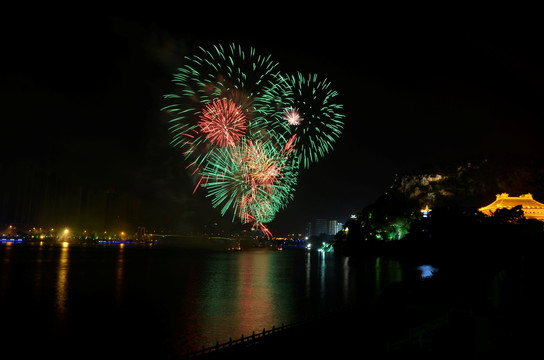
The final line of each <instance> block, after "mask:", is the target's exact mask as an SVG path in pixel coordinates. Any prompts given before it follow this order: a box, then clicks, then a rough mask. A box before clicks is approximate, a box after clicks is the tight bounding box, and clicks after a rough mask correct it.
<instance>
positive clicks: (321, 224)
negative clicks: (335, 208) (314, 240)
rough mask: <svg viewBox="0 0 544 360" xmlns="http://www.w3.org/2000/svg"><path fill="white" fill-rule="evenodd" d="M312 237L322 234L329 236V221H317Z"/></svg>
mask: <svg viewBox="0 0 544 360" xmlns="http://www.w3.org/2000/svg"><path fill="white" fill-rule="evenodd" d="M313 225H314V226H313V229H312V230H313V231H312V236H320V235H321V234H327V235H328V234H329V229H328V220H326V219H316V220H315V221H314V224H313Z"/></svg>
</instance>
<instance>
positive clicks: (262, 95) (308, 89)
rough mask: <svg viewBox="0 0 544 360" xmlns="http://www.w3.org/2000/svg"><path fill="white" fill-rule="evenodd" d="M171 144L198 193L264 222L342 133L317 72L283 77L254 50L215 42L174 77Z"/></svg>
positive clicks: (336, 107)
mask: <svg viewBox="0 0 544 360" xmlns="http://www.w3.org/2000/svg"><path fill="white" fill-rule="evenodd" d="M173 82H174V84H175V85H176V91H175V92H174V93H172V94H168V95H165V96H164V97H165V99H167V100H168V101H170V104H168V105H167V106H165V107H164V108H163V109H162V110H163V111H165V112H167V113H168V114H170V115H171V116H172V117H171V119H170V127H169V130H170V132H171V134H172V140H171V145H172V146H173V147H175V148H178V149H180V150H181V151H182V154H183V156H184V158H185V160H186V161H187V163H188V165H187V166H186V169H187V170H188V171H189V173H190V174H191V176H193V177H194V182H195V188H194V191H197V190H198V189H199V188H204V189H205V191H206V192H207V195H206V196H208V197H210V198H211V203H212V206H214V207H218V208H219V209H220V211H221V214H222V215H226V214H227V213H231V214H232V219H233V221H236V220H239V221H241V222H242V223H251V224H253V227H254V228H255V229H258V230H261V231H262V232H263V234H265V235H266V236H271V233H270V231H269V230H268V228H267V227H266V226H265V225H264V224H266V223H269V222H271V221H272V220H273V219H274V217H275V214H276V213H277V212H278V211H279V210H281V209H284V208H285V207H286V206H287V204H288V203H289V202H290V201H291V200H292V199H293V194H294V191H295V188H296V183H297V176H298V172H299V167H300V166H301V165H302V166H304V167H305V168H308V167H309V165H310V164H311V163H315V162H316V161H318V159H319V158H321V157H322V156H324V155H325V154H326V153H328V152H329V151H331V150H332V148H333V145H334V142H335V141H336V140H337V139H338V138H339V136H340V134H341V132H342V129H343V121H342V119H343V115H342V114H341V112H340V111H341V110H342V105H341V104H337V103H335V102H334V100H335V99H334V98H335V97H336V95H337V93H336V91H334V90H332V89H331V87H330V82H328V81H327V80H326V79H321V80H320V79H318V77H317V75H310V76H307V77H305V76H303V75H301V74H300V73H299V74H297V75H296V76H293V75H286V74H282V73H281V72H280V71H279V70H278V63H276V62H274V61H273V60H272V59H271V57H270V56H262V55H259V54H258V53H257V52H256V51H255V49H253V48H251V49H249V51H247V52H246V51H244V49H242V48H241V47H240V46H237V45H235V44H231V45H230V46H226V47H224V46H222V45H216V46H213V47H212V48H211V49H209V50H207V49H204V48H200V53H198V54H195V55H194V56H192V57H186V58H185V63H184V65H183V66H182V67H181V68H179V69H178V72H177V73H176V74H174V76H173Z"/></svg>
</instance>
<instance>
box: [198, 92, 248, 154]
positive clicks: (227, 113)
mask: <svg viewBox="0 0 544 360" xmlns="http://www.w3.org/2000/svg"><path fill="white" fill-rule="evenodd" d="M198 125H199V126H200V130H201V131H202V133H204V134H205V136H206V138H207V139H208V140H210V141H211V142H212V143H213V144H215V145H217V146H221V147H225V146H234V145H235V144H236V143H237V142H238V141H240V139H241V138H242V137H243V136H244V134H245V132H246V129H247V117H246V115H245V114H244V112H243V111H242V110H241V109H240V107H239V106H238V105H236V103H235V102H233V101H230V100H227V99H222V100H213V101H212V102H211V103H209V104H208V105H206V107H205V108H204V110H202V114H201V115H200V120H199V122H198Z"/></svg>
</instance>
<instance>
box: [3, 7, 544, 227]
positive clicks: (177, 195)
mask: <svg viewBox="0 0 544 360" xmlns="http://www.w3.org/2000/svg"><path fill="white" fill-rule="evenodd" d="M183 10H184V9H181V8H180V9H169V8H165V9H164V13H160V12H149V13H145V15H143V12H137V14H135V13H122V12H118V13H113V12H108V13H103V12H97V11H93V12H92V13H88V14H85V15H82V14H73V15H72V16H64V15H51V14H47V16H45V15H44V14H42V13H39V12H37V13H36V14H35V15H28V14H27V15H25V16H21V17H17V21H15V20H13V21H12V22H10V23H9V24H7V25H6V24H4V25H3V29H2V30H3V38H4V43H3V45H2V46H3V58H4V60H5V59H6V58H7V60H8V62H7V64H6V65H4V66H3V69H2V85H1V99H2V100H1V101H2V106H1V107H0V114H1V115H0V116H1V119H2V152H1V155H0V165H1V166H2V171H3V172H4V173H3V174H2V176H3V178H4V184H3V185H2V189H1V195H2V196H3V198H2V199H3V200H2V201H3V204H0V205H1V206H2V209H1V210H2V211H1V212H0V214H1V215H2V216H3V217H4V219H0V223H7V222H9V221H12V220H17V219H20V218H21V217H20V216H18V217H17V216H15V217H14V216H12V215H11V213H10V211H11V210H10V208H11V207H12V204H13V201H14V200H13V195H12V197H11V200H9V201H8V200H6V199H7V196H8V195H6V194H7V193H9V192H11V193H13V189H10V187H12V185H13V183H14V179H16V178H17V179H19V180H20V183H23V184H24V183H26V182H27V180H25V177H28V176H33V175H32V174H38V175H36V176H42V175H43V174H46V176H49V177H50V178H53V179H54V180H51V181H57V182H59V181H60V182H61V183H70V184H77V188H78V189H92V190H89V192H88V193H89V194H94V193H96V194H104V193H107V194H116V195H115V196H117V197H119V198H121V197H123V196H124V199H128V200H126V201H125V203H126V204H129V205H127V206H129V207H131V206H133V205H130V204H137V205H134V206H136V207H137V209H136V210H134V209H131V210H130V211H134V212H135V213H137V214H138V215H137V216H136V217H137V219H138V220H137V224H135V225H144V226H146V227H147V228H149V229H172V230H179V229H180V228H192V227H194V228H200V227H201V226H202V225H203V224H209V223H211V222H214V221H220V220H219V219H220V218H221V217H220V214H219V212H218V210H216V209H213V208H212V206H211V202H210V201H209V199H206V198H205V193H204V192H202V191H201V192H200V193H197V194H196V195H192V189H193V184H192V183H191V179H190V178H189V176H188V174H186V172H185V170H184V167H185V165H186V164H185V163H184V160H183V158H182V156H181V155H180V154H179V153H178V152H177V151H176V150H175V149H173V148H171V147H170V146H169V145H168V142H169V141H170V138H169V133H168V131H167V120H168V119H167V118H166V116H165V114H163V113H161V111H160V108H161V107H162V106H163V105H165V102H164V100H163V99H162V95H163V94H167V93H170V92H172V90H173V85H172V83H171V78H172V74H173V73H174V72H176V68H177V67H179V66H182V64H183V56H185V55H191V53H192V52H194V51H195V50H196V49H197V47H198V46H201V45H202V46H206V45H210V44H218V43H221V44H229V43H232V42H235V43H237V44H241V45H243V46H245V47H249V46H253V47H255V48H256V49H257V51H258V52H259V53H263V54H271V55H272V57H273V59H274V60H276V61H278V62H279V64H280V69H281V70H283V71H284V72H286V73H294V72H296V71H301V72H302V73H317V74H318V75H320V76H321V77H326V78H328V79H329V80H331V82H332V87H333V88H334V89H336V90H337V91H338V92H339V94H340V95H339V102H341V103H342V104H343V105H344V114H345V115H346V117H345V129H344V132H343V134H342V136H341V138H340V140H339V142H338V143H337V144H336V145H335V149H334V151H333V152H332V153H329V154H328V155H327V156H326V157H325V158H323V159H321V160H320V161H319V162H318V163H317V164H314V165H313V166H311V167H310V168H309V169H305V170H302V171H301V174H300V176H299V183H298V186H297V189H296V191H295V194H294V195H295V197H294V200H293V201H292V202H291V203H290V204H289V206H288V208H287V209H285V210H283V211H281V212H280V213H278V214H277V217H276V220H275V221H274V222H272V223H271V224H270V226H269V227H270V229H271V230H272V232H273V233H284V232H291V231H292V232H302V231H304V227H305V225H306V223H307V222H308V221H310V220H312V219H316V218H325V219H337V220H339V221H341V222H343V221H345V220H346V219H348V218H349V216H350V215H351V214H354V213H358V212H359V211H360V210H361V209H362V208H363V207H364V206H366V205H368V204H370V203H372V202H373V201H374V200H376V199H377V197H378V196H379V195H380V194H381V193H382V192H383V191H384V190H385V189H386V188H387V187H388V186H390V185H391V183H392V181H393V179H394V175H395V174H396V173H402V172H404V171H407V170H410V169H415V168H418V167H421V166H424V165H426V164H431V163H435V162H441V161H448V160H455V159H459V158H465V157H467V156H472V155H474V154H487V153H499V154H503V153H516V154H520V156H523V155H524V154H533V153H538V154H542V153H544V152H543V148H544V142H543V141H542V130H541V127H539V126H538V125H539V124H540V123H541V119H542V115H543V112H544V110H543V109H544V107H543V106H542V104H544V102H543V97H544V82H543V80H544V65H543V64H544V63H543V56H542V54H541V47H542V39H541V32H539V31H537V30H538V26H537V25H533V24H532V23H531V21H530V20H527V21H524V22H521V21H517V22H516V23H514V22H512V21H508V20H506V21H504V20H500V21H498V20H497V21H495V22H491V21H489V22H486V23H482V22H481V21H470V22H467V21H459V19H456V20H451V21H444V19H441V18H439V17H437V18H436V20H434V21H427V20H425V21H423V20H422V19H418V18H414V17H403V16H399V17H398V18H394V17H391V16H389V15H384V14H381V15H379V14H378V15H376V14H372V13H361V11H353V9H351V10H350V9H343V10H342V11H335V12H332V13H330V12H329V11H328V10H327V9H325V10H323V11H322V12H321V13H319V14H318V16H308V17H306V16H301V15H298V16H290V14H289V13H284V12H277V13H276V12H273V15H274V16H269V17H267V18H260V17H258V16H257V15H254V16H253V17H241V18H243V19H244V21H240V20H238V21H233V19H231V18H229V16H226V15H225V16H224V17H225V19H222V20H219V19H218V18H214V16H211V15H210V14H207V13H202V14H193V15H191V16H190V17H189V16H187V15H185V13H184V12H183ZM425 18H427V17H425ZM188 19H190V21H189V20H188ZM267 22H273V23H275V24H276V26H275V27H271V26H269V25H267ZM229 23H235V24H236V26H229ZM476 24H477V25H476ZM520 24H521V25H520ZM35 169H39V171H38V170H35ZM6 172H9V173H11V174H10V175H9V176H8V180H6ZM14 172H18V174H17V175H13V173H14ZM19 174H20V175H19ZM29 174H30V175H29ZM51 174H54V175H51ZM59 179H60V180H59ZM36 181H37V180H36ZM40 181H42V180H40ZM44 181H45V180H44ZM48 181H50V180H48ZM29 186H30V185H29ZM32 186H34V187H35V188H39V187H36V186H35V185H32ZM32 186H31V187H32ZM27 188H28V186H27ZM18 189H19V190H17V191H23V192H24V191H25V186H22V185H21V186H20V187H19V188H18ZM21 189H22V190H21ZM27 193H28V191H27ZM21 196H22V197H21V198H23V197H24V196H23V195H21ZM25 196H27V197H28V196H29V195H25ZM25 211H26V210H25ZM28 211H30V210H28ZM28 211H27V212H28ZM108 211H111V209H110V210H108ZM130 211H129V212H130ZM23 219H24V216H23ZM51 221H55V220H51ZM101 221H106V222H107V220H99V221H97V223H100V222H101ZM221 221H222V222H226V223H230V217H229V216H227V218H226V219H225V218H224V219H222V220H221ZM133 225H134V224H133Z"/></svg>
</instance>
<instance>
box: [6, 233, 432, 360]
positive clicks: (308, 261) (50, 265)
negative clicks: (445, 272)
mask: <svg viewBox="0 0 544 360" xmlns="http://www.w3.org/2000/svg"><path fill="white" fill-rule="evenodd" d="M408 271H411V270H408ZM426 271H427V272H428V269H426ZM422 274H423V273H422ZM406 276H411V275H409V274H407V270H406V269H403V268H402V267H401V266H400V265H399V263H398V262H396V261H394V260H391V259H387V258H379V257H378V258H369V259H366V260H364V261H359V262H357V264H353V263H352V261H350V259H349V258H343V257H335V256H334V255H333V254H331V253H322V252H317V251H316V252H307V251H304V250H284V251H275V250H271V249H250V250H243V251H233V252H217V251H196V250H187V249H181V248H176V247H173V246H161V245H155V246H142V245H130V244H110V245H82V244H69V243H64V244H61V243H59V244H43V243H42V244H40V243H33V244H16V243H2V244H0V309H1V311H2V315H1V319H2V321H1V330H0V343H1V348H2V352H3V355H7V354H11V355H12V356H13V358H20V357H23V358H25V357H29V356H36V355H44V354H48V355H59V356H60V355H66V356H67V357H72V356H73V357H74V358H76V357H83V356H82V355H89V356H91V355H93V356H101V357H102V358H125V357H128V356H134V355H148V356H150V357H152V358H161V357H168V356H175V355H178V354H181V353H183V352H185V351H191V350H195V349H198V348H200V347H202V346H209V345H214V344H215V343H216V342H217V341H219V342H226V341H228V340H229V338H232V339H236V338H239V337H240V336H241V335H242V334H245V335H250V334H251V333H252V332H253V331H255V332H260V331H262V330H263V328H266V329H270V328H272V326H281V324H288V323H291V322H297V321H301V320H304V319H305V318H308V317H314V316H318V315H319V314H322V313H324V312H328V311H334V310H335V309H338V308H346V307H354V306H364V305H365V304H368V303H370V302H372V301H373V300H374V299H375V298H376V296H377V295H378V294H379V293H380V292H381V291H383V289H385V288H386V287H387V286H388V285H389V284H392V283H394V282H399V281H403V280H404V278H405V277H406ZM3 358H4V357H3ZM6 358H10V357H9V356H8V357H6Z"/></svg>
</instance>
